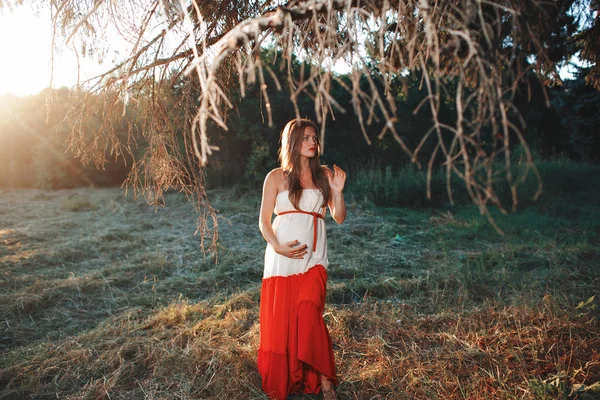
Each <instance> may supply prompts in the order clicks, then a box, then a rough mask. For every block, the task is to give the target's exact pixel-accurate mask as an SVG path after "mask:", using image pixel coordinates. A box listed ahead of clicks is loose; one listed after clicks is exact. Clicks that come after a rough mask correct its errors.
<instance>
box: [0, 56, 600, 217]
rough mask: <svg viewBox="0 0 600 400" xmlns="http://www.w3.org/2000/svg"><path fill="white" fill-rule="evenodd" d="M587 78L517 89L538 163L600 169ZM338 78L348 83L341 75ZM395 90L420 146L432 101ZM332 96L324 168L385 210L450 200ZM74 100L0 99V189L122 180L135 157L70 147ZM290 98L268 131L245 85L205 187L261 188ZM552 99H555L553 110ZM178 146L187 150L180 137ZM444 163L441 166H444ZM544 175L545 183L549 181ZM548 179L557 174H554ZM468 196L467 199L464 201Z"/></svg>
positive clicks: (403, 87)
mask: <svg viewBox="0 0 600 400" xmlns="http://www.w3.org/2000/svg"><path fill="white" fill-rule="evenodd" d="M266 57H269V55H266ZM294 67H295V68H300V65H299V63H298V62H296V64H295V65H294ZM273 70H274V72H275V74H277V75H280V76H278V78H279V79H280V81H282V82H283V81H285V71H281V70H280V69H279V68H273ZM585 73H586V71H585V69H581V70H580V73H579V74H578V75H575V77H574V79H572V80H567V81H565V82H563V84H562V85H557V86H554V87H550V88H546V89H545V91H544V88H543V87H542V84H541V82H540V81H539V80H538V78H537V76H536V75H535V74H533V73H532V74H530V75H529V76H528V77H527V79H526V80H525V81H524V82H523V83H522V84H521V87H520V88H519V90H518V91H517V94H516V97H515V98H514V103H515V105H516V106H517V108H518V110H519V113H520V116H518V115H517V114H516V113H514V114H513V116H512V118H513V119H514V120H515V121H517V120H518V119H520V118H522V120H523V121H524V122H525V129H524V132H523V133H524V136H525V138H526V140H527V143H528V144H529V146H530V148H531V150H532V151H533V153H534V155H535V158H536V160H537V162H538V163H540V162H541V163H543V162H544V161H549V160H561V162H562V164H561V165H563V166H564V165H566V164H565V163H564V162H565V161H573V162H577V163H584V164H589V163H594V164H595V163H598V161H599V160H600V137H599V132H600V113H599V111H600V92H598V91H597V90H595V89H594V88H593V87H591V86H588V85H587V84H586V83H585V79H584V76H585ZM342 79H350V78H349V77H343V76H342ZM178 90H179V87H178V85H174V86H173V88H172V93H171V94H170V95H169V96H165V100H160V101H164V102H166V103H167V104H165V107H167V108H170V107H173V105H172V104H168V102H169V101H171V100H169V99H173V98H175V99H176V98H177V91H178ZM393 90H394V96H395V98H396V102H397V106H398V110H399V115H400V116H401V119H400V121H399V123H398V127H399V132H400V134H401V136H402V138H403V140H404V141H405V142H406V143H407V144H408V145H409V147H410V148H415V147H416V146H417V145H418V143H419V141H420V140H421V138H422V137H423V134H424V133H425V132H426V131H427V130H428V129H429V128H430V127H431V123H432V121H431V113H430V110H429V109H428V108H427V106H423V107H420V108H419V111H418V112H417V113H415V112H414V110H415V109H416V108H417V106H418V105H419V103H420V102H421V100H422V99H423V98H424V97H425V96H426V93H425V89H424V88H423V87H422V86H421V77H420V76H419V75H418V74H414V75H410V76H405V77H402V78H401V79H399V80H398V81H397V82H396V85H395V86H394V87H393ZM331 91H332V96H333V97H334V98H335V99H337V101H338V102H339V103H340V104H341V105H342V106H343V107H345V108H346V109H347V110H350V111H349V112H347V113H346V114H341V113H339V112H335V119H331V120H329V121H328V122H327V128H326V135H325V154H324V155H323V157H322V160H323V162H324V163H325V164H327V165H330V166H331V165H332V164H334V163H335V164H337V165H339V166H341V167H342V168H344V169H346V170H347V171H348V172H349V174H350V175H349V176H350V177H351V178H350V181H349V190H350V192H351V193H353V194H355V195H358V196H363V197H366V198H368V199H369V200H372V201H373V202H374V203H375V204H378V205H387V206H394V205H406V206H427V205H428V204H429V205H435V206H440V205H442V204H444V203H445V202H446V201H447V198H446V197H445V195H444V193H445V182H444V180H445V175H444V173H443V171H442V170H441V168H440V173H439V176H438V175H436V174H434V175H433V177H432V192H433V194H432V199H430V200H426V199H425V180H426V177H425V172H424V171H419V170H418V169H417V168H416V167H415V165H414V164H412V163H411V161H410V159H409V157H408V156H407V155H406V154H405V153H404V152H403V151H402V149H401V148H400V147H399V146H398V145H397V143H396V142H395V141H394V140H393V139H392V138H391V136H389V135H388V136H386V137H384V139H383V140H378V139H377V138H376V137H375V135H376V134H377V133H378V132H379V131H380V130H381V127H380V126H378V125H377V122H375V123H374V124H373V125H371V132H370V133H372V135H373V136H372V137H371V139H372V142H373V143H372V144H371V145H368V144H367V143H366V141H365V139H364V138H363V135H362V133H361V130H360V127H359V123H358V120H357V119H356V117H355V116H354V115H353V114H352V111H351V110H352V106H351V103H350V102H351V97H350V95H349V94H348V93H347V92H346V91H345V90H343V89H342V88H340V87H337V86H334V87H332V89H331ZM449 91H451V88H450V90H449ZM78 95H81V94H80V93H76V92H74V91H72V90H70V89H67V88H60V89H56V90H45V91H43V92H41V93H39V94H38V95H35V96H29V97H23V98H19V97H14V96H10V95H6V96H3V97H0V159H2V161H3V163H2V165H3V172H2V174H0V187H2V188H41V189H63V188H73V187H80V186H96V187H102V186H114V185H121V184H122V183H123V182H124V181H125V179H126V178H127V175H128V173H129V170H130V168H131V165H132V159H131V156H121V157H117V158H114V157H113V158H112V160H113V161H112V162H109V163H105V164H103V165H99V166H97V165H94V164H93V163H90V162H87V163H86V162H82V160H80V159H79V158H78V157H77V156H76V155H75V154H73V153H72V152H70V151H69V145H70V142H69V140H71V139H70V137H69V133H70V132H71V129H72V127H73V126H77V124H78V123H79V122H80V121H71V120H70V113H69V110H70V107H71V106H72V104H73V102H74V99H75V97H76V96H78ZM234 95H235V94H234ZM289 95H290V94H289V92H288V91H287V90H286V88H284V89H283V90H282V91H279V92H274V93H272V94H271V98H270V102H271V107H272V111H273V118H274V120H273V126H272V127H269V126H268V124H267V123H266V115H265V114H264V113H263V112H262V111H261V110H264V99H263V98H262V97H261V95H260V93H259V91H258V90H257V88H256V87H254V88H252V87H251V88H249V90H247V92H246V93H245V96H244V97H243V98H242V97H241V96H240V95H239V94H238V95H237V97H238V99H239V101H238V102H237V107H236V109H234V110H232V111H230V113H229V115H228V118H229V128H230V130H229V131H223V130H222V129H220V128H219V127H217V126H211V127H210V132H209V133H210V134H209V138H210V140H211V144H213V145H216V146H218V147H219V148H220V150H219V151H217V152H216V153H215V154H214V155H213V156H212V157H211V159H210V162H209V164H208V166H207V168H206V171H205V172H206V174H205V175H206V184H207V188H208V189H211V188H220V187H232V186H237V187H239V188H241V189H246V190H255V189H257V188H259V187H260V185H261V184H262V180H263V179H264V176H265V175H266V173H267V172H268V171H269V170H271V169H272V168H275V167H276V166H277V165H278V160H277V149H278V146H279V134H280V131H281V129H282V127H283V126H284V125H285V123H286V122H287V121H288V120H290V119H292V118H293V117H294V115H295V114H294V109H293V106H292V104H291V102H290V101H289ZM96 97H97V99H96V101H97V102H98V104H101V103H102V102H104V101H106V100H107V99H109V97H110V94H104V95H97V96H96ZM546 99H548V100H549V106H547V102H546ZM99 108H100V107H99ZM299 108H300V112H301V115H303V116H305V117H307V118H311V119H314V110H313V103H312V100H311V99H310V98H309V97H308V96H307V97H305V98H303V99H299ZM137 115H138V114H137V113H136V112H135V110H133V111H128V112H127V113H125V114H124V116H123V123H122V126H123V128H122V132H121V133H120V137H121V139H122V141H123V142H126V141H127V140H128V134H129V133H131V132H132V127H133V131H135V129H136V128H135V127H136V126H137V127H139V126H141V125H142V124H141V121H137V120H136V118H137ZM171 115H175V117H174V119H173V122H172V123H173V124H174V125H175V126H177V125H178V124H182V121H181V120H180V119H178V117H177V115H176V114H173V113H172V114H171ZM455 115H456V112H455V109H454V104H453V101H452V94H451V93H449V94H448V98H447V99H446V101H444V102H443V107H442V108H441V109H440V112H439V118H440V121H442V122H444V123H446V124H448V125H451V126H452V125H454V124H455V120H454V118H455ZM92 118H95V120H94V121H86V122H85V123H83V124H82V126H87V127H88V129H91V130H92V131H93V129H94V127H97V129H98V130H100V129H101V127H102V118H101V116H99V115H97V116H95V115H94V114H92ZM89 127H91V128H89ZM89 134H93V132H89ZM514 142H515V143H516V142H517V141H516V140H515V141H514ZM145 145H146V144H145V143H143V142H140V141H138V142H137V150H134V152H135V151H139V154H142V153H143V150H144V146H145ZM433 145H434V144H433V143H432V144H431V147H433ZM181 150H182V151H184V145H183V138H182V139H181ZM107 151H108V149H107ZM419 154H420V157H422V159H421V160H420V161H421V162H422V164H424V165H427V161H428V157H429V155H430V154H431V149H428V148H427V143H426V144H425V146H424V148H423V150H422V151H421V152H420V153H419ZM522 154H523V153H522V152H520V151H519V149H513V155H512V156H513V157H515V159H516V161H517V163H516V164H517V165H518V157H520V156H522ZM438 161H439V162H438ZM441 161H442V160H441V159H440V160H436V162H438V164H439V163H441ZM561 168H562V167H561ZM571 168H575V169H577V167H571ZM553 169H556V167H553ZM543 172H544V171H542V176H543V177H544V175H548V174H544V173H543ZM564 172H565V173H566V172H567V171H564ZM552 175H553V176H556V174H555V173H552ZM566 175H569V174H566ZM566 179H568V180H571V181H572V180H573V179H576V178H574V177H572V176H571V178H568V177H566ZM581 179H586V178H585V177H581ZM499 180H501V178H499ZM532 181H533V179H532ZM381 183H384V186H385V187H387V189H386V192H385V193H384V192H382V191H381V190H379V191H376V190H373V189H375V188H377V187H378V186H377V185H378V184H381ZM544 183H545V184H546V183H547V182H544ZM411 186H412V187H411ZM457 190H458V202H461V199H462V198H461V196H460V188H459V187H458V188H457ZM401 193H402V196H400V194H401ZM407 193H410V194H411V195H407ZM507 193H508V192H507ZM400 197H402V199H400ZM462 200H465V201H466V196H464V199H462Z"/></svg>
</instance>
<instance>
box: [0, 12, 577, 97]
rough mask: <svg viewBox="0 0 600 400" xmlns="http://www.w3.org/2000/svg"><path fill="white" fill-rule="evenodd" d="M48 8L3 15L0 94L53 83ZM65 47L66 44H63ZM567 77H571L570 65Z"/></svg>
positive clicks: (89, 68) (58, 77)
mask: <svg viewBox="0 0 600 400" xmlns="http://www.w3.org/2000/svg"><path fill="white" fill-rule="evenodd" d="M50 26H51V21H50V13H49V11H45V12H42V13H41V14H40V15H37V16H36V15H35V14H34V13H33V12H32V11H31V9H30V8H29V7H27V6H21V7H16V8H15V9H14V10H13V11H12V12H11V11H9V10H8V9H6V8H5V9H4V10H3V11H2V14H0V95H3V94H7V93H12V94H14V95H17V96H26V95H32V94H37V93H39V92H40V91H41V90H42V89H44V88H46V87H48V85H49V84H50V70H51V69H50V58H51V43H52V30H51V28H50ZM63 47H64V46H63ZM80 61H81V63H82V67H81V71H80V72H81V79H85V78H86V77H87V78H89V77H92V76H95V75H97V74H98V73H99V72H101V71H102V70H103V69H105V68H106V67H107V66H106V65H104V66H99V65H98V64H97V63H96V62H93V61H90V60H87V59H83V58H81V59H80ZM561 76H562V77H563V79H564V78H569V77H572V75H571V73H570V71H569V70H568V69H567V68H563V69H562V70H561ZM76 83H77V61H76V57H75V53H74V52H73V51H72V50H68V49H65V50H62V52H61V53H60V54H55V66H54V81H53V87H61V86H68V87H71V86H73V85H75V84H76Z"/></svg>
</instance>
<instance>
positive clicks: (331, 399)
mask: <svg viewBox="0 0 600 400" xmlns="http://www.w3.org/2000/svg"><path fill="white" fill-rule="evenodd" d="M321 390H322V392H323V400H336V399H337V397H335V390H333V384H332V383H331V382H330V381H329V380H328V379H327V378H325V377H324V376H323V375H321Z"/></svg>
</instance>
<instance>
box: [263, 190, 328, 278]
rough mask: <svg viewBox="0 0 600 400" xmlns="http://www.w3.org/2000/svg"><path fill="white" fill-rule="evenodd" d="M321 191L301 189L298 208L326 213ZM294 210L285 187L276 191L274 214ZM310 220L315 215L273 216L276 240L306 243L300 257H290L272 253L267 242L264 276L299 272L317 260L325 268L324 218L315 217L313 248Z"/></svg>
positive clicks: (325, 233) (311, 223)
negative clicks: (315, 230) (315, 233)
mask: <svg viewBox="0 0 600 400" xmlns="http://www.w3.org/2000/svg"><path fill="white" fill-rule="evenodd" d="M322 203H323V195H322V193H321V191H320V190H319V189H304V190H303V191H302V197H301V198H300V202H299V203H298V205H299V207H300V210H302V211H308V212H316V213H319V214H321V215H324V214H325V207H321V204H322ZM291 210H296V209H295V208H294V206H293V205H292V203H291V202H290V199H289V198H288V191H287V190H284V191H283V192H279V193H278V194H277V198H276V199H275V214H279V213H281V212H284V211H291ZM313 223H314V217H313V216H312V215H308V214H299V213H293V214H285V215H278V216H277V217H275V220H273V231H275V236H276V237H277V240H278V241H279V243H285V242H291V241H293V240H298V241H299V242H300V245H304V244H306V245H307V248H306V251H307V253H306V254H305V255H304V257H303V258H289V257H285V256H282V255H279V254H277V253H275V250H273V248H272V247H271V245H269V244H267V250H266V251H265V270H264V274H263V278H269V277H271V276H290V275H295V274H302V273H304V272H306V271H308V270H309V269H310V268H312V267H314V266H315V265H317V264H320V265H322V266H323V267H324V268H327V266H328V265H329V259H328V258H327V232H326V231H325V221H324V220H323V219H322V218H317V243H316V250H315V251H314V252H313V236H314V231H313Z"/></svg>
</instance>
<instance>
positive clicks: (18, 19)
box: [0, 6, 98, 96]
mask: <svg viewBox="0 0 600 400" xmlns="http://www.w3.org/2000/svg"><path fill="white" fill-rule="evenodd" d="M0 38H1V39H0V95H3V94H8V93H10V94H14V95H16V96H26V95H34V94H37V93H39V92H40V91H41V90H43V89H44V88H47V87H48V86H49V84H50V71H51V64H50V59H51V46H52V30H51V21H50V12H49V11H44V10H41V11H40V13H39V15H36V14H34V13H33V12H32V10H31V8H28V7H27V6H20V7H15V8H14V9H13V10H12V11H11V10H8V9H4V10H2V13H1V14H0ZM86 61H87V60H86ZM89 64H90V65H86V70H87V71H94V72H95V71H96V70H98V66H97V65H91V64H92V63H91V62H89ZM82 75H83V73H82ZM76 82H77V60H76V57H75V53H74V52H73V51H70V50H68V49H66V50H63V51H62V52H61V53H59V54H57V53H55V66H54V81H53V84H52V86H53V87H61V86H68V87H70V86H73V85H75V84H76Z"/></svg>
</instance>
